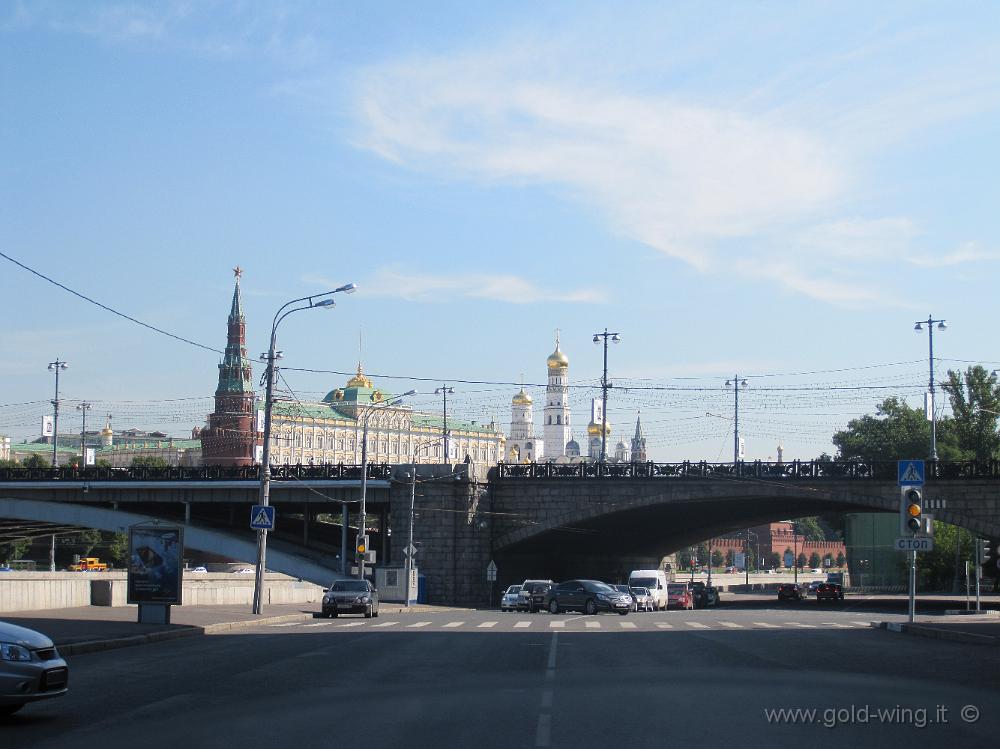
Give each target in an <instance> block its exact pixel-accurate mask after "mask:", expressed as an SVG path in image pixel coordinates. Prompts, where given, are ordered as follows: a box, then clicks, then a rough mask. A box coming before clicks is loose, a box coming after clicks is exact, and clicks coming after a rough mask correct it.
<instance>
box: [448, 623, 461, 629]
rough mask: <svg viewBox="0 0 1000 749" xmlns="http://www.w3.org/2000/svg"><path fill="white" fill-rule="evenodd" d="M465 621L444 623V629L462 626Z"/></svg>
mask: <svg viewBox="0 0 1000 749" xmlns="http://www.w3.org/2000/svg"><path fill="white" fill-rule="evenodd" d="M463 624H465V622H448V623H447V624H445V625H444V627H443V629H454V628H455V627H461V626H462V625H463Z"/></svg>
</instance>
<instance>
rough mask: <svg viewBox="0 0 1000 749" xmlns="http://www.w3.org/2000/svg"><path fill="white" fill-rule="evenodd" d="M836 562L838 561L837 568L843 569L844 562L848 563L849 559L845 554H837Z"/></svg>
mask: <svg viewBox="0 0 1000 749" xmlns="http://www.w3.org/2000/svg"><path fill="white" fill-rule="evenodd" d="M836 561H837V566H838V567H843V566H844V562H846V561H847V557H845V556H844V552H842V551H840V552H837V560H836Z"/></svg>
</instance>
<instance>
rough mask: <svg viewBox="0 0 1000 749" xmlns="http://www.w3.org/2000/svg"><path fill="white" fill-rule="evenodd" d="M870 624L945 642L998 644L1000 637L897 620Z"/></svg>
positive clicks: (878, 627)
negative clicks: (903, 622) (904, 622)
mask: <svg viewBox="0 0 1000 749" xmlns="http://www.w3.org/2000/svg"><path fill="white" fill-rule="evenodd" d="M871 625H872V626H873V627H875V628H877V629H883V630H885V631H886V632H896V633H897V634H903V635H912V636H915V637H926V638H927V639H930V640H945V641H947V642H965V643H972V644H975V645H992V646H994V647H995V646H997V645H998V644H1000V638H997V637H994V636H993V635H977V634H975V633H974V632H956V631H953V630H949V629H941V628H939V627H929V626H926V625H923V624H916V625H914V624H901V623H899V622H872V623H871Z"/></svg>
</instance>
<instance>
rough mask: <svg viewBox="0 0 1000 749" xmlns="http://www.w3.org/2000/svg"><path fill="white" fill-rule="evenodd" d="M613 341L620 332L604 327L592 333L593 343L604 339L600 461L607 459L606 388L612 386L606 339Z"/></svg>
mask: <svg viewBox="0 0 1000 749" xmlns="http://www.w3.org/2000/svg"><path fill="white" fill-rule="evenodd" d="M609 338H610V339H611V341H612V342H613V343H620V342H621V339H622V336H621V333H609V332H608V329H607V328H605V329H604V332H603V333H594V343H600V342H601V339H604V370H603V374H602V375H601V462H602V463H605V462H607V460H608V390H609V389H610V388H611V387H613V386H612V385H611V383H610V382H608V339H609Z"/></svg>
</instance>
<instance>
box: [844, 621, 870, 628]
mask: <svg viewBox="0 0 1000 749" xmlns="http://www.w3.org/2000/svg"><path fill="white" fill-rule="evenodd" d="M848 624H853V625H854V626H855V627H867V626H868V622H848Z"/></svg>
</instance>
